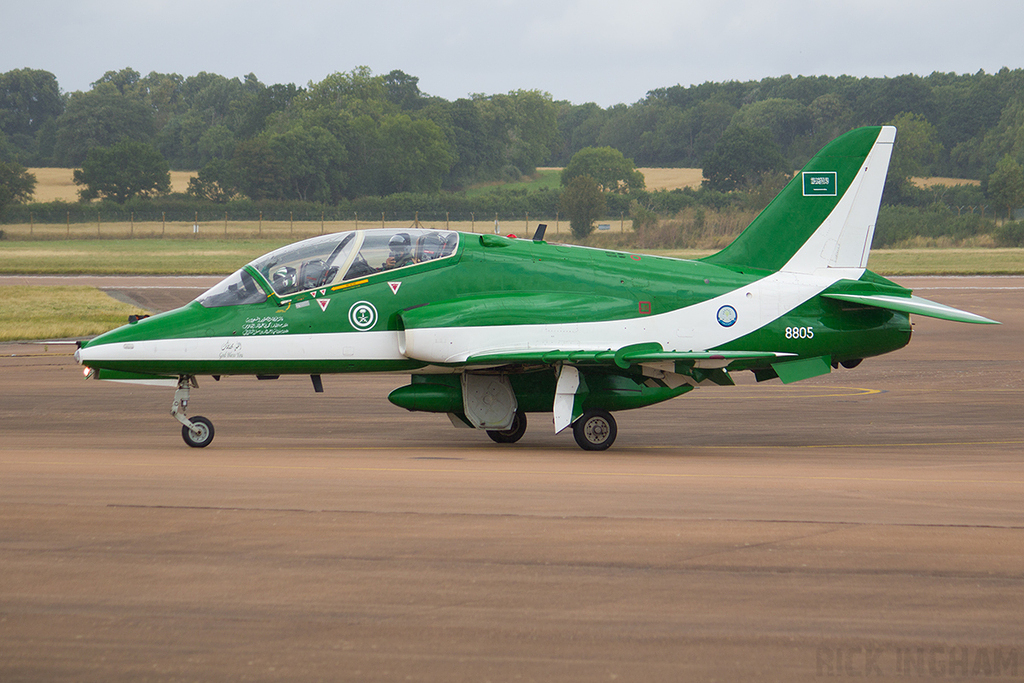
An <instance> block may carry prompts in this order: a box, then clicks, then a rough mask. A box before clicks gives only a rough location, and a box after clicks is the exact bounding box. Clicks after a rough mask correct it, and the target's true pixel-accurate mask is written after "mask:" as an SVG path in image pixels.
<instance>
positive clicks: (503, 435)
mask: <svg viewBox="0 0 1024 683" xmlns="http://www.w3.org/2000/svg"><path fill="white" fill-rule="evenodd" d="M211 429H212V428H211ZM525 433H526V413H524V412H523V411H521V410H517V411H516V415H515V417H514V418H512V426H511V427H509V428H508V429H503V430H488V431H487V436H489V437H491V440H492V441H494V442H496V443H515V442H516V441H519V439H521V438H523V434H525ZM617 434H618V427H616V425H615V418H614V417H612V414H611V413H609V412H608V411H607V410H601V409H599V408H593V409H591V410H587V411H585V412H584V413H583V415H581V416H580V417H579V418H578V419H577V420H576V421H575V422H573V423H572V435H573V437H574V438H575V439H576V443H577V444H578V445H579V447H580V448H582V449H583V450H585V451H603V450H607V449H608V448H609V447H610V446H611V445H612V444H613V443H615V436H616V435H617Z"/></svg>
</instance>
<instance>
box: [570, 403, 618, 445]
mask: <svg viewBox="0 0 1024 683" xmlns="http://www.w3.org/2000/svg"><path fill="white" fill-rule="evenodd" d="M616 434H618V427H616V426H615V418H614V417H612V414H611V413H609V412H608V411H607V410H601V409H600V408H591V409H590V410H585V411H584V412H583V414H582V415H581V416H580V417H579V418H578V419H577V420H576V421H575V422H573V423H572V435H573V436H574V437H575V438H576V443H577V444H578V445H579V447H580V448H582V449H583V450H585V451H603V450H607V449H608V447H609V446H611V445H612V444H613V443H615V436H616Z"/></svg>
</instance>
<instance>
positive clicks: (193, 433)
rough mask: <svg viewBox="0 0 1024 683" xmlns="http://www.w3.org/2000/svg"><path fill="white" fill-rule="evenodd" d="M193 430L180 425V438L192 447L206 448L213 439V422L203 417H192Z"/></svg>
mask: <svg viewBox="0 0 1024 683" xmlns="http://www.w3.org/2000/svg"><path fill="white" fill-rule="evenodd" d="M192 424H194V425H195V430H192V429H189V428H188V427H186V426H185V425H182V426H181V438H183V439H185V443H187V444H188V445H189V446H191V447H192V448H206V447H207V446H209V445H210V442H211V441H213V423H212V422H210V421H209V420H207V419H206V418H205V417H200V416H196V417H193V418H192Z"/></svg>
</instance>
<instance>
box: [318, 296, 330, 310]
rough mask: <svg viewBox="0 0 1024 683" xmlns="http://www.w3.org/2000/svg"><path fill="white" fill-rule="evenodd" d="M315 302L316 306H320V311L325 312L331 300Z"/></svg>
mask: <svg viewBox="0 0 1024 683" xmlns="http://www.w3.org/2000/svg"><path fill="white" fill-rule="evenodd" d="M316 302H317V303H318V304H320V310H321V311H326V310H327V304H329V303H331V300H330V299H317V300H316Z"/></svg>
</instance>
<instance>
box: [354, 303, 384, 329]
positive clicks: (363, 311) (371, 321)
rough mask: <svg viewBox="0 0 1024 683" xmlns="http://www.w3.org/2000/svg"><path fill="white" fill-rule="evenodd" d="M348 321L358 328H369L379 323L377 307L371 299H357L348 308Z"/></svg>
mask: <svg viewBox="0 0 1024 683" xmlns="http://www.w3.org/2000/svg"><path fill="white" fill-rule="evenodd" d="M348 321H349V323H350V324H351V325H352V327H354V328H356V329H357V330H368V329H370V328H371V327H373V326H374V325H376V324H377V309H376V308H374V307H373V304H371V303H370V302H369V301H357V302H355V303H354V304H352V307H351V308H350V309H348Z"/></svg>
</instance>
